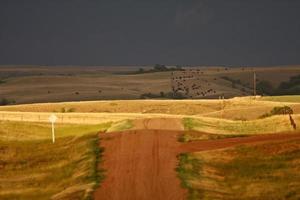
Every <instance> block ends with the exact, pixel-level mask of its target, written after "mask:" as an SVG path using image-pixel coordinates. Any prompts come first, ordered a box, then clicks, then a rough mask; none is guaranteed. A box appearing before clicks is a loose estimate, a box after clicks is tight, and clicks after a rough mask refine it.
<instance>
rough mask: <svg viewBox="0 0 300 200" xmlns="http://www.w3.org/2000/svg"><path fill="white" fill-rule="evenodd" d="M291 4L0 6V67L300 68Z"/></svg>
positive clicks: (96, 1) (211, 1)
mask: <svg viewBox="0 0 300 200" xmlns="http://www.w3.org/2000/svg"><path fill="white" fill-rule="evenodd" d="M299 10H300V1H296V0H285V1H284V0H249V1H246V0H245V1H240V0H226V1H224V0H153V1H148V0H115V1H111V0H51V1H48V0H27V1H23V0H1V1H0V63H1V64H49V65H52V64H79V65H106V64H153V63H165V64H211V65H214V64H225V65H274V64H298V63H299V62H300V56H299V52H300V40H299V35H300V20H299V19H300V12H299Z"/></svg>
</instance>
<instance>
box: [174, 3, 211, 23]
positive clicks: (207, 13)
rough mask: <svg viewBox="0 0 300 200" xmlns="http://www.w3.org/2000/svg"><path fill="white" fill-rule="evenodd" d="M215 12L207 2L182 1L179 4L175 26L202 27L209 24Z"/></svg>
mask: <svg viewBox="0 0 300 200" xmlns="http://www.w3.org/2000/svg"><path fill="white" fill-rule="evenodd" d="M212 17H213V11H212V10H211V8H210V7H209V6H208V4H207V1H206V0H198V1H197V0H193V1H182V2H179V3H178V6H177V9H176V14H175V24H176V25H177V26H179V27H184V28H187V27H191V26H201V25H205V24H207V23H209V21H210V20H211V19H212Z"/></svg>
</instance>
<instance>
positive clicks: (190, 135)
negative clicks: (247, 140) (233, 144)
mask: <svg viewBox="0 0 300 200" xmlns="http://www.w3.org/2000/svg"><path fill="white" fill-rule="evenodd" d="M236 137H247V135H245V134H244V135H243V134H227V135H223V134H211V133H201V132H189V131H187V132H185V133H184V134H181V135H180V136H179V137H178V141H179V142H191V141H204V140H218V139H225V138H236Z"/></svg>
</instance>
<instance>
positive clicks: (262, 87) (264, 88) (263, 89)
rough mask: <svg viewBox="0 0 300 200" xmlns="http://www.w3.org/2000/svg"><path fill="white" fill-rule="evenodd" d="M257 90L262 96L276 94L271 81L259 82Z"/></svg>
mask: <svg viewBox="0 0 300 200" xmlns="http://www.w3.org/2000/svg"><path fill="white" fill-rule="evenodd" d="M256 88H257V92H258V94H260V95H272V94H273V93H274V88H273V86H272V84H271V83H270V82H269V81H259V82H258V83H257V86H256Z"/></svg>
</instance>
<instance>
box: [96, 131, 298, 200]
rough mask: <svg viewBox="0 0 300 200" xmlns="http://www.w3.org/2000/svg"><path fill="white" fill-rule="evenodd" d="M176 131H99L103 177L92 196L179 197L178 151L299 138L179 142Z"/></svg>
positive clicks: (128, 199) (102, 199)
mask: <svg viewBox="0 0 300 200" xmlns="http://www.w3.org/2000/svg"><path fill="white" fill-rule="evenodd" d="M180 134H182V132H180V131H161V130H160V131H154V130H142V131H125V132H120V133H110V134H100V137H101V147H104V148H105V151H104V160H103V162H102V163H101V164H100V167H101V168H102V169H105V170H106V178H105V180H104V182H102V183H101V185H100V187H99V189H98V190H96V192H95V194H94V197H95V199H96V200H148V199H149V200H150V199H151V200H154V199H155V200H168V199H169V200H181V199H185V198H186V194H187V191H185V190H184V189H183V188H182V187H181V186H180V180H179V179H178V178H177V175H176V171H175V168H176V166H177V162H178V161H177V158H176V156H177V155H178V154H179V153H182V152H191V151H203V150H211V149H217V148H225V147H230V146H235V145H239V144H251V143H258V142H266V141H272V142H273V141H274V142H276V141H282V140H290V139H296V138H297V139H300V134H288V135H287V134H285V135H284V134H277V135H264V136H251V137H243V138H231V139H221V140H211V141H199V142H191V143H187V144H183V143H180V142H178V141H177V138H178V136H179V135H180Z"/></svg>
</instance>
